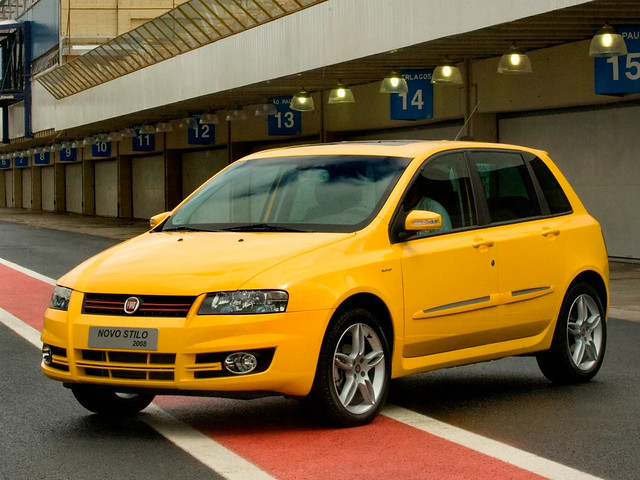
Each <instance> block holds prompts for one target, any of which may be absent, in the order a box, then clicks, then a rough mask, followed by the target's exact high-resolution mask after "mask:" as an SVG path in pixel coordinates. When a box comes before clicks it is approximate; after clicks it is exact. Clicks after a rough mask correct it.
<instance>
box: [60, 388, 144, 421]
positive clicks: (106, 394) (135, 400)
mask: <svg viewBox="0 0 640 480" xmlns="http://www.w3.org/2000/svg"><path fill="white" fill-rule="evenodd" d="M71 391H72V392H73V396H74V397H76V400H78V403H80V405H82V406H83V407H84V408H86V409H87V410H89V411H91V412H94V413H97V414H99V415H108V416H112V417H127V416H131V415H135V414H136V413H138V412H140V411H141V410H143V409H144V408H146V407H147V406H148V405H149V404H150V403H151V402H152V401H153V399H154V397H155V396H154V395H149V394H145V393H121V392H114V391H112V390H107V389H103V388H92V387H84V386H83V387H73V388H71Z"/></svg>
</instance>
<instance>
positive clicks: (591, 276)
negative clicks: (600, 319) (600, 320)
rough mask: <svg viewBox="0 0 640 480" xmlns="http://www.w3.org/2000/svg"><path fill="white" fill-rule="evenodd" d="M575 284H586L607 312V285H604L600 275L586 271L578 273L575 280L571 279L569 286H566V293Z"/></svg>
mask: <svg viewBox="0 0 640 480" xmlns="http://www.w3.org/2000/svg"><path fill="white" fill-rule="evenodd" d="M577 283H587V284H589V285H591V286H592V287H593V288H594V289H595V290H596V293H597V294H598V296H599V297H600V301H601V302H602V306H603V307H604V309H605V312H606V311H608V305H609V294H608V290H607V285H606V284H605V281H604V280H603V278H602V276H600V274H598V273H597V272H594V271H593V270H586V271H584V272H582V273H580V274H579V275H577V276H576V278H574V279H573V281H572V282H571V284H570V285H569V286H568V288H567V291H569V290H570V289H571V287H573V286H574V285H575V284H577Z"/></svg>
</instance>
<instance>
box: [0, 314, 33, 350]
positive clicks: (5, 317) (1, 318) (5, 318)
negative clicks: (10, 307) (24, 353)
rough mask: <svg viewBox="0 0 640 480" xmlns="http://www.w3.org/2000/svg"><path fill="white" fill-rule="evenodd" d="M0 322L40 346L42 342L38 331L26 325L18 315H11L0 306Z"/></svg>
mask: <svg viewBox="0 0 640 480" xmlns="http://www.w3.org/2000/svg"><path fill="white" fill-rule="evenodd" d="M0 323H4V324H5V325H6V326H7V327H9V328H10V329H11V330H13V331H14V332H16V333H17V334H18V335H20V336H21V337H22V338H24V339H25V340H27V341H28V342H29V343H32V344H33V345H34V346H36V347H38V348H42V342H41V341H40V332H39V331H38V330H36V329H35V328H33V327H32V326H31V325H27V324H26V323H24V322H23V321H22V320H20V319H19V318H18V317H16V316H14V315H11V314H10V313H9V312H7V311H6V310H3V309H2V308H0Z"/></svg>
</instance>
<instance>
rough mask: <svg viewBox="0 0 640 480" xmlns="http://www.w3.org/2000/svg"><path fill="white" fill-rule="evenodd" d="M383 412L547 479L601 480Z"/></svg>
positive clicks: (398, 412)
mask: <svg viewBox="0 0 640 480" xmlns="http://www.w3.org/2000/svg"><path fill="white" fill-rule="evenodd" d="M382 413H383V414H384V415H386V416H387V417H390V418H393V419H394V420H397V421H398V422H402V423H404V424H406V425H409V426H411V427H414V428H417V429H419V430H422V431H424V432H427V433H430V434H432V435H435V436H437V437H440V438H444V439H445V440H448V441H450V442H453V443H457V444H458V445H462V446H465V447H468V448H470V449H472V450H475V451H477V452H480V453H483V454H485V455H488V456H490V457H493V458H497V459H499V460H502V461H503V462H505V463H509V464H511V465H515V466H516V467H520V468H522V469H524V470H528V471H529V472H533V473H536V474H538V475H541V476H543V477H546V478H548V479H550V480H566V479H567V478H570V479H571V480H602V479H600V478H599V477H595V476H593V475H590V474H588V473H584V472H581V471H580V470H576V469H574V468H571V467H567V466H566V465H562V464H560V463H556V462H553V461H551V460H547V459H546V458H542V457H539V456H537V455H534V454H532V453H529V452H525V451H524V450H520V449H518V448H515V447H512V446H510V445H506V444H504V443H500V442H498V441H495V440H491V439H490V438H486V437H483V436H481V435H478V434H475V433H472V432H468V431H467V430H463V429H461V428H458V427H454V426H452V425H449V424H447V423H444V422H440V421H438V420H435V419H433V418H430V417H427V416H426V415H422V414H419V413H416V412H413V411H411V410H407V409H405V408H402V407H398V406H395V405H387V406H386V407H385V408H384V410H383V411H382Z"/></svg>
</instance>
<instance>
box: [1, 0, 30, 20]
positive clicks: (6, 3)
mask: <svg viewBox="0 0 640 480" xmlns="http://www.w3.org/2000/svg"><path fill="white" fill-rule="evenodd" d="M36 1H37V0H0V20H17V19H18V18H19V17H20V16H21V15H23V14H24V12H26V11H27V10H28V9H29V8H31V5H33V4H34V3H35V2H36Z"/></svg>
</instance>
